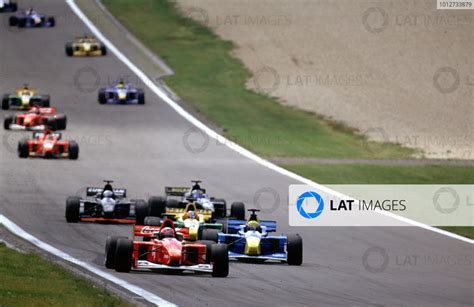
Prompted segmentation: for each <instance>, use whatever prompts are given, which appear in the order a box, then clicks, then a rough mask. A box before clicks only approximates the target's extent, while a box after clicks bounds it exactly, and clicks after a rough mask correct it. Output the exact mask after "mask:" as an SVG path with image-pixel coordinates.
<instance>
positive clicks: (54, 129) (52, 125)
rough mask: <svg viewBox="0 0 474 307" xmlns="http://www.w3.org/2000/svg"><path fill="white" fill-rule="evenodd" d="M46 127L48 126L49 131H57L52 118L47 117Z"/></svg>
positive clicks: (55, 123)
mask: <svg viewBox="0 0 474 307" xmlns="http://www.w3.org/2000/svg"><path fill="white" fill-rule="evenodd" d="M46 125H47V126H48V128H49V129H51V130H53V131H56V130H57V129H58V122H57V121H56V118H54V117H53V116H51V117H48V118H47V119H46Z"/></svg>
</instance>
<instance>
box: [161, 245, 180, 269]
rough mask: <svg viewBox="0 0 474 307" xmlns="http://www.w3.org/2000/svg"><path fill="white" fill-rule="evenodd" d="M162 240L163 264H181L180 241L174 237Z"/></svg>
mask: <svg viewBox="0 0 474 307" xmlns="http://www.w3.org/2000/svg"><path fill="white" fill-rule="evenodd" d="M164 241H165V242H163V243H164V244H163V247H164V248H163V250H162V251H163V264H166V265H176V266H178V265H180V264H181V250H182V246H181V243H180V242H178V240H176V239H165V240H164Z"/></svg>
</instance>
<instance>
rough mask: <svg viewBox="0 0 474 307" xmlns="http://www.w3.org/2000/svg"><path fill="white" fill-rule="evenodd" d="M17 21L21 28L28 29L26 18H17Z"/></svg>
mask: <svg viewBox="0 0 474 307" xmlns="http://www.w3.org/2000/svg"><path fill="white" fill-rule="evenodd" d="M17 21H18V23H17V24H18V26H19V27H20V28H24V27H26V18H17Z"/></svg>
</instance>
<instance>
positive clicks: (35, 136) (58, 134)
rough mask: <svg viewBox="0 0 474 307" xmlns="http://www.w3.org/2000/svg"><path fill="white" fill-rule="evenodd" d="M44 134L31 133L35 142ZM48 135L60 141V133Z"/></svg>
mask: <svg viewBox="0 0 474 307" xmlns="http://www.w3.org/2000/svg"><path fill="white" fill-rule="evenodd" d="M45 134H46V133H44V132H33V139H35V140H36V139H39V138H41V137H43V136H44V135H45ZM49 135H51V136H53V137H55V138H57V139H58V140H60V139H61V137H62V134H61V132H52V133H49Z"/></svg>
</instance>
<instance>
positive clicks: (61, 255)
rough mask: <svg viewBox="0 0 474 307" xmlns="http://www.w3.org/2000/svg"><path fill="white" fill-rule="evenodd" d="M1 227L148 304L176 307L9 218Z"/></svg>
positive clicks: (3, 219) (1, 217)
mask: <svg viewBox="0 0 474 307" xmlns="http://www.w3.org/2000/svg"><path fill="white" fill-rule="evenodd" d="M0 225H3V226H5V228H7V229H8V230H9V231H10V232H12V233H13V234H15V235H17V236H19V237H21V238H23V239H24V240H26V241H28V242H30V243H32V244H33V245H35V246H37V247H39V248H41V249H42V250H45V251H47V252H48V253H51V254H53V255H54V256H57V257H59V258H61V259H64V260H66V261H69V262H71V263H73V264H75V265H78V266H80V267H82V268H84V269H86V270H88V271H89V272H91V273H93V274H95V275H97V276H100V277H102V278H104V279H106V280H108V281H110V282H112V283H114V284H116V285H119V286H121V287H123V288H125V289H127V290H128V291H130V292H132V293H135V294H136V295H138V296H141V297H143V298H144V299H145V300H147V301H148V302H150V303H153V304H156V305H158V306H169V307H171V306H176V305H175V304H173V303H170V302H168V301H166V300H164V299H162V298H161V297H159V296H157V295H155V294H153V293H151V292H148V291H146V290H144V289H142V288H140V287H137V286H135V285H132V284H130V283H128V282H127V281H125V280H123V279H120V278H118V277H115V276H114V275H112V274H110V273H107V272H104V271H102V270H100V269H98V268H96V267H95V266H93V265H91V264H89V263H87V262H84V261H81V260H78V259H76V258H74V257H71V256H70V255H68V254H66V253H65V252H62V251H60V250H59V249H57V248H55V247H53V246H51V245H49V244H47V243H45V242H43V241H41V240H39V239H38V238H36V237H34V236H32V235H30V234H29V233H27V232H26V231H24V230H23V229H22V228H20V227H19V226H18V225H17V224H15V223H13V222H12V221H11V220H9V219H8V218H7V217H5V216H4V215H2V214H0Z"/></svg>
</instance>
